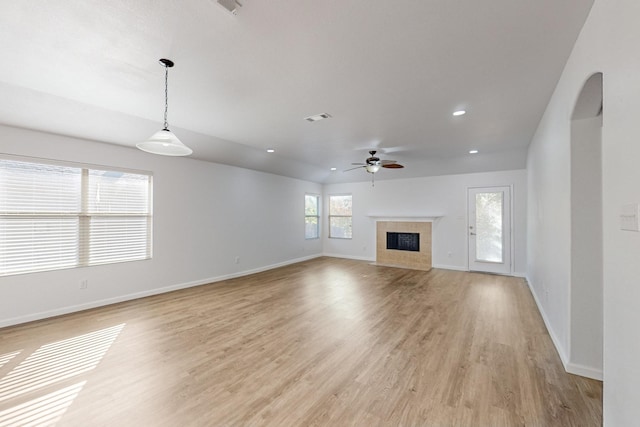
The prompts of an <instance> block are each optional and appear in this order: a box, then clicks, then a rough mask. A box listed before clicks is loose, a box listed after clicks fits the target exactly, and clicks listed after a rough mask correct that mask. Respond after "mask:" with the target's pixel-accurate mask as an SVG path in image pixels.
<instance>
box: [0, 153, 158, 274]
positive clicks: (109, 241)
mask: <svg viewBox="0 0 640 427" xmlns="http://www.w3.org/2000/svg"><path fill="white" fill-rule="evenodd" d="M151 180H152V177H151V175H149V174H140V173H129V172H123V171H112V170H100V169H90V168H88V167H83V166H65V165H60V164H44V163H32V162H26V161H20V160H13V159H10V158H0V276H7V275H11V274H20V273H29V272H35V271H46V270H58V269H62V268H73V267H84V266H89V265H97V264H106V263H113V262H122V261H133V260H141V259H148V258H151V221H152V215H151Z"/></svg>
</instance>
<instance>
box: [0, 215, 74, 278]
mask: <svg viewBox="0 0 640 427" xmlns="http://www.w3.org/2000/svg"><path fill="white" fill-rule="evenodd" d="M78 222H79V221H78V217H42V216H39V217H18V216H15V217H0V275H7V274H16V273H24V272H30V271H43V270H55V269H59V268H68V267H74V266H76V264H77V262H78V230H79V227H78Z"/></svg>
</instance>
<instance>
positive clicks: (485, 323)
mask: <svg viewBox="0 0 640 427" xmlns="http://www.w3.org/2000/svg"><path fill="white" fill-rule="evenodd" d="M601 402H602V383H600V382H598V381H593V380H588V379H585V378H581V377H577V376H573V375H569V374H567V373H565V372H564V370H563V368H562V365H561V363H560V360H559V357H558V355H557V353H556V351H555V349H554V347H553V345H552V343H551V340H550V338H549V335H548V334H547V332H546V329H545V327H544V324H543V322H542V319H541V318H540V315H539V313H538V312H537V309H536V307H535V303H534V301H533V298H532V296H531V294H530V292H529V290H528V288H527V286H526V284H525V283H524V281H523V280H522V279H517V278H512V277H501V276H493V275H484V274H477V273H465V272H455V271H446V270H437V269H434V270H432V271H430V272H424V271H413V270H404V269H398V268H389V267H379V266H372V265H369V264H368V263H365V262H361V261H352V260H342V259H335V258H319V259H315V260H312V261H308V262H304V263H300V264H295V265H291V266H287V267H283V268H279V269H276V270H271V271H268V272H264V273H260V274H255V275H252V276H247V277H244V278H239V279H234V280H229V281H225V282H219V283H215V284H211V285H205V286H199V287H196V288H191V289H186V290H182V291H177V292H172V293H168V294H163V295H158V296H154V297H149V298H144V299H140V300H136V301H130V302H126V303H121V304H116V305H112V306H109V307H103V308H99V309H95V310H89V311H85V312H81V313H75V314H71V315H67V316H62V317H58V318H54V319H49V320H43V321H39V322H33V323H29V324H25V325H19V326H15V327H10V328H5V329H0V426H15V425H59V426H83V427H84V426H118V427H125V426H253V425H256V426H262V425H265V426H266V425H268V426H545V427H548V426H563V427H564V426H580V427H586V426H598V425H601V417H602V403H601ZM30 423H31V424H30Z"/></svg>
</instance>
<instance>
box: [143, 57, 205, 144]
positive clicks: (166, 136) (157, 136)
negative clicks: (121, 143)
mask: <svg viewBox="0 0 640 427" xmlns="http://www.w3.org/2000/svg"><path fill="white" fill-rule="evenodd" d="M159 62H160V65H162V66H163V67H164V128H163V129H161V130H159V131H158V132H156V133H154V134H153V135H151V137H150V138H149V139H147V140H146V141H143V142H139V143H137V144H136V147H138V148H139V149H140V150H142V151H146V152H147V153H153V154H160V155H163V156H188V155H189V154H191V153H193V150H192V149H191V148H189V147H187V146H186V145H184V144H183V143H182V142H181V141H180V140H179V139H178V137H177V136H175V135H174V134H173V132H171V131H170V130H169V123H168V122H167V112H168V111H169V95H168V93H169V92H168V80H169V68H171V67H173V65H174V64H173V61H171V60H170V59H161V60H160V61H159Z"/></svg>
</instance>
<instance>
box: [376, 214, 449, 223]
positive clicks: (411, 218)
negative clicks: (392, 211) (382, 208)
mask: <svg viewBox="0 0 640 427" xmlns="http://www.w3.org/2000/svg"><path fill="white" fill-rule="evenodd" d="M367 216H368V217H369V218H372V219H375V220H376V221H396V222H434V221H436V220H437V219H439V218H442V217H443V216H444V215H367Z"/></svg>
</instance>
